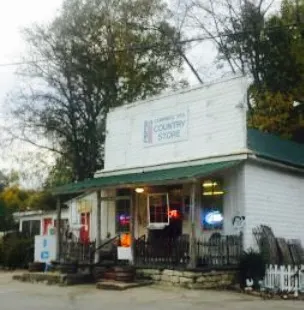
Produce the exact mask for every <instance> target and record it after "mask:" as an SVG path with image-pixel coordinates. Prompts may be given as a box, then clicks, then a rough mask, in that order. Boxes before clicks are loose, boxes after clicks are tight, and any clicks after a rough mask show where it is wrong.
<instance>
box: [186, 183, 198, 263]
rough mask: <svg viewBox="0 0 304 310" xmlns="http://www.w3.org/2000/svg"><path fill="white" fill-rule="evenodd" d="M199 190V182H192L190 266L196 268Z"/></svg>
mask: <svg viewBox="0 0 304 310" xmlns="http://www.w3.org/2000/svg"><path fill="white" fill-rule="evenodd" d="M197 190H198V182H197V181H194V182H193V183H192V184H191V197H190V227H191V228H190V238H189V242H190V253H189V254H190V261H189V265H188V268H195V267H196V260H197V259H196V257H197V250H196V242H197V236H196V228H197V227H196V225H197V219H196V214H197V212H196V209H197Z"/></svg>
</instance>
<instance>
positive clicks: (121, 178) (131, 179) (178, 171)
mask: <svg viewBox="0 0 304 310" xmlns="http://www.w3.org/2000/svg"><path fill="white" fill-rule="evenodd" d="M240 162H241V160H234V161H222V162H215V163H209V164H204V165H193V166H185V167H177V168H170V169H162V170H152V171H142V172H138V173H126V174H118V175H117V174H116V175H108V176H104V177H99V178H94V179H89V180H85V181H82V182H78V183H70V184H66V185H64V186H61V187H57V188H55V189H54V190H53V194H54V195H66V194H73V193H83V192H85V191H89V190H94V189H99V188H106V187H114V186H122V185H135V184H136V185H152V184H159V183H160V182H167V181H173V180H175V181H177V180H189V179H193V178H197V177H202V176H206V175H210V174H213V173H214V172H216V171H219V170H224V169H228V168H231V167H233V166H236V165H237V164H239V163H240Z"/></svg>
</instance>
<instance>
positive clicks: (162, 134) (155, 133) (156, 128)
mask: <svg viewBox="0 0 304 310" xmlns="http://www.w3.org/2000/svg"><path fill="white" fill-rule="evenodd" d="M187 139H188V111H187V110H184V111H181V112H177V113H174V114H171V115H164V116H160V117H156V118H153V119H150V120H145V121H144V145H145V146H153V145H158V144H165V143H172V142H178V141H183V140H187Z"/></svg>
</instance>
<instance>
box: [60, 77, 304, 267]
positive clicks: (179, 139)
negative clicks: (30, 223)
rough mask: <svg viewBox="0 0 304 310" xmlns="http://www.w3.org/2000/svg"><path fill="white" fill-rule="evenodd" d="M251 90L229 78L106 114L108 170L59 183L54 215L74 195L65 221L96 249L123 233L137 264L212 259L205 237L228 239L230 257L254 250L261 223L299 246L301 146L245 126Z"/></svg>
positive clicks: (303, 232) (303, 214)
mask: <svg viewBox="0 0 304 310" xmlns="http://www.w3.org/2000/svg"><path fill="white" fill-rule="evenodd" d="M247 86H248V84H247V81H246V80H245V79H243V78H233V79H228V80H225V81H221V82H217V83H213V84H210V85H204V86H199V87H197V88H192V89H187V90H181V91H178V92H175V93H172V94H165V95H161V96H159V97H155V98H152V99H148V100H146V101H141V102H135V103H132V104H129V105H126V106H122V107H119V108H115V109H113V110H111V111H110V112H109V114H108V117H107V128H106V143H105V167H104V170H102V171H97V172H96V175H95V178H94V179H91V180H86V181H83V182H79V183H73V184H67V185H65V186H63V187H61V188H57V189H56V191H55V194H56V195H57V196H58V197H59V199H58V220H59V219H60V206H61V204H62V203H63V202H65V200H66V197H67V195H70V194H73V195H75V194H79V196H78V197H76V198H73V199H72V200H70V201H68V203H67V204H68V205H69V207H70V208H77V204H79V203H82V204H84V205H85V206H86V207H84V209H82V212H81V214H80V215H79V216H78V217H77V216H76V217H75V218H74V219H72V218H71V219H70V221H71V223H70V225H71V227H73V225H76V226H77V225H79V223H80V222H79V221H80V219H85V221H86V227H87V230H88V234H89V238H90V240H92V241H93V240H96V247H97V248H100V246H101V245H102V243H103V240H108V239H107V238H114V237H115V236H116V235H117V234H126V233H127V234H129V236H130V240H129V242H126V243H127V245H130V253H129V256H130V259H131V260H133V262H135V263H138V264H145V263H147V264H148V263H149V264H152V263H154V264H156V263H164V262H165V263H169V262H171V263H172V264H173V265H174V264H186V265H188V266H192V267H195V266H197V264H209V263H213V264H216V262H217V261H219V260H220V256H221V255H222V254H221V255H219V256H216V255H214V256H212V260H213V261H212V262H211V261H210V260H208V259H206V257H207V258H208V255H207V256H206V251H205V249H204V240H210V238H219V239H222V240H226V243H225V244H226V245H225V249H224V250H223V249H221V251H222V253H223V251H224V252H225V253H226V254H227V252H229V254H230V255H226V256H225V259H226V260H230V263H231V262H233V260H234V259H235V256H236V255H237V253H238V252H239V251H241V249H248V248H250V247H256V241H255V238H254V235H253V233H252V231H253V229H254V228H255V227H257V226H259V225H267V226H269V227H271V228H272V230H273V232H274V233H275V235H276V236H280V237H283V238H287V239H299V240H301V242H302V244H304V225H303V222H304V146H303V145H299V144H296V143H293V142H290V141H285V140H282V139H280V138H278V137H276V136H273V135H269V134H265V133H261V132H259V131H257V130H253V129H248V128H247V123H246V107H247V104H246V100H247V99H246V90H247ZM59 200H60V201H59ZM78 210H79V208H78ZM71 214H72V213H71ZM80 224H81V223H80ZM57 238H58V240H57V242H58V249H59V248H60V246H59V244H60V239H61V236H60V234H58V236H57ZM199 242H201V243H199ZM199 245H200V246H199ZM208 251H209V252H208V253H210V251H211V252H212V251H216V249H208ZM96 253H97V258H96V259H98V251H97V252H96ZM222 256H223V255H222ZM222 256H221V257H222ZM222 263H223V261H222ZM225 263H229V262H227V261H226V262H225Z"/></svg>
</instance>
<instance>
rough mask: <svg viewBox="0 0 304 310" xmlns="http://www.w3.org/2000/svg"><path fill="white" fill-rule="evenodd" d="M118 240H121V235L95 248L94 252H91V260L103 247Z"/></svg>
mask: <svg viewBox="0 0 304 310" xmlns="http://www.w3.org/2000/svg"><path fill="white" fill-rule="evenodd" d="M116 239H120V234H117V235H116V236H115V237H113V238H111V239H109V240H107V241H105V242H104V243H102V244H101V245H100V246H98V247H97V248H95V249H94V250H93V251H92V252H91V260H92V259H93V257H94V255H95V253H96V252H97V251H100V250H101V249H102V248H103V247H105V246H106V245H108V244H110V243H112V242H113V241H114V240H116Z"/></svg>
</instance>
